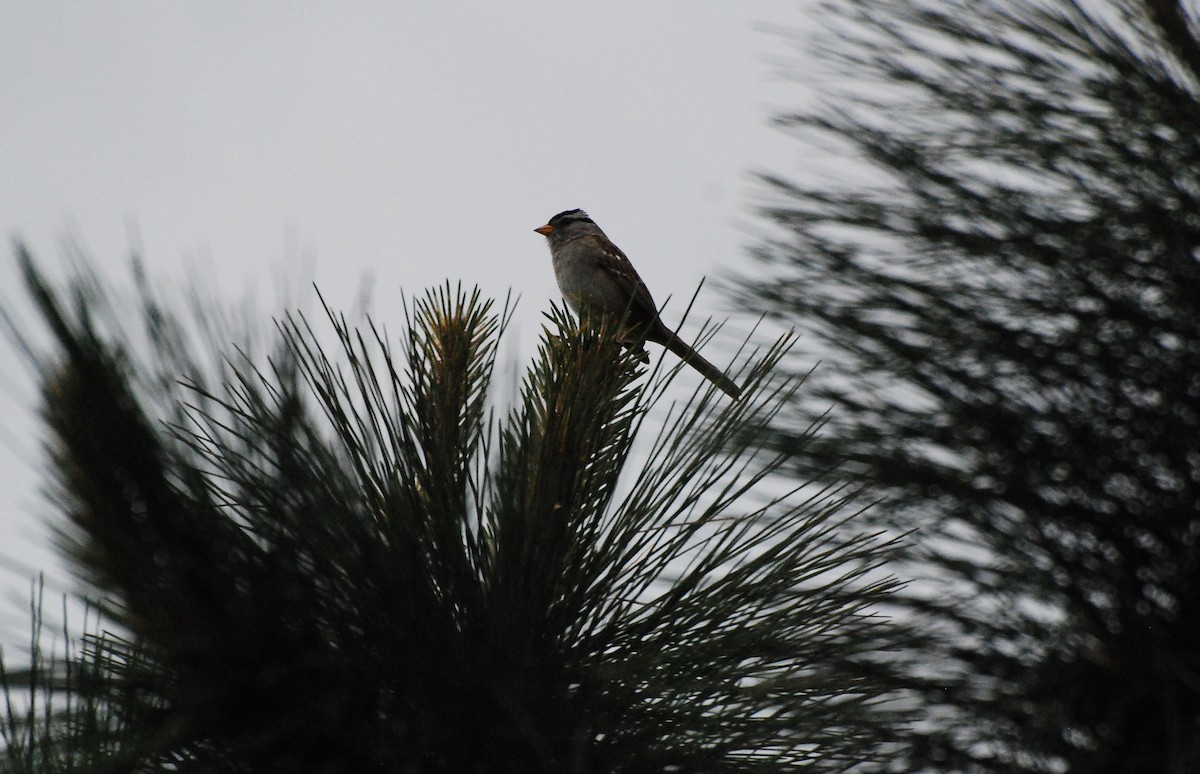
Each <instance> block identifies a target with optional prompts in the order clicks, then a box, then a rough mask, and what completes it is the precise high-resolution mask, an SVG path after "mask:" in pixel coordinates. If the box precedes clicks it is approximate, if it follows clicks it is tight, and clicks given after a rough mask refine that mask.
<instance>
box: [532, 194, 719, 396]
mask: <svg viewBox="0 0 1200 774" xmlns="http://www.w3.org/2000/svg"><path fill="white" fill-rule="evenodd" d="M534 231H536V232H538V233H539V234H542V235H543V236H545V237H546V239H547V241H548V242H549V243H550V257H551V258H552V259H553V260H554V276H555V278H556V279H557V280H558V289H559V290H560V291H562V294H563V298H565V299H566V300H567V304H568V305H570V307H571V309H573V310H574V311H575V313H576V314H578V315H580V316H583V315H584V314H585V313H586V314H593V315H594V314H600V315H606V316H611V317H616V318H621V317H623V318H624V322H625V325H626V330H625V332H624V336H623V340H622V343H623V344H625V345H626V346H628V347H631V348H635V349H637V350H639V351H640V352H641V353H642V356H643V359H645V349H644V347H643V346H642V342H643V341H653V342H654V343H655V344H661V345H662V346H664V347H666V348H667V349H669V350H671V351H672V352H674V353H675V354H676V355H678V356H679V357H680V358H681V359H682V360H683V362H685V363H687V364H688V365H690V366H691V367H692V368H695V369H696V370H697V371H699V372H700V373H701V374H702V375H703V376H704V378H706V379H708V380H709V381H710V382H712V383H713V384H715V385H716V386H717V387H719V388H721V389H722V390H723V391H724V392H725V393H727V394H728V395H730V396H731V397H733V398H735V399H736V398H737V397H738V396H739V395H741V394H742V391H741V389H740V388H739V387H738V386H737V385H736V384H734V383H733V380H732V379H730V378H729V377H728V376H726V375H725V374H724V373H723V372H722V371H721V369H719V368H717V367H716V366H715V365H713V364H712V363H710V362H708V361H707V360H705V359H704V358H702V357H700V355H698V354H697V353H696V351H695V350H694V349H692V348H691V347H689V346H688V345H687V344H685V343H684V342H683V340H682V339H680V338H679V337H678V336H676V335H675V333H674V332H673V331H672V330H671V329H670V328H668V327H667V326H666V325H664V324H663V321H662V320H661V319H660V318H659V316H658V307H656V306H655V305H654V299H653V298H652V297H651V296H650V290H649V288H647V287H646V283H645V282H642V278H641V277H639V276H638V273H637V271H635V270H634V268H633V264H631V263H630V262H629V259H628V258H626V257H625V253H623V252H621V250H620V248H618V247H617V246H616V245H614V244H613V243H612V241H611V240H610V239H609V238H608V237H607V236H605V235H604V232H603V231H601V230H600V227H599V226H597V225H596V223H595V222H594V221H593V220H592V219H591V218H589V217H588V214H587V213H586V212H584V211H583V210H567V211H566V212H560V213H558V214H557V215H555V216H554V217H553V218H551V219H550V222H549V223H547V224H546V225H544V226H541V227H540V228H535V229H534Z"/></svg>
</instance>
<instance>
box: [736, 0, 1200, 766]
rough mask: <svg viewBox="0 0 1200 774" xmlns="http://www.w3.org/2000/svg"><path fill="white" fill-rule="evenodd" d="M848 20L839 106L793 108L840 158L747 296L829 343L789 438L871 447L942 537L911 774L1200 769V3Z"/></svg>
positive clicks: (837, 447)
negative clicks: (819, 422) (812, 432)
mask: <svg viewBox="0 0 1200 774" xmlns="http://www.w3.org/2000/svg"><path fill="white" fill-rule="evenodd" d="M822 18H823V19H824V22H825V24H824V26H823V28H822V32H821V33H820V34H819V37H818V39H817V47H818V49H817V54H818V57H819V58H820V59H821V60H822V61H823V62H825V63H826V64H827V65H828V67H827V70H828V71H829V72H823V71H822V72H820V73H819V74H813V75H811V81H809V82H811V83H813V84H814V85H816V86H817V87H818V88H819V89H820V90H822V92H823V94H824V96H825V101H824V102H823V104H822V105H821V106H819V107H816V108H815V109H814V110H812V111H809V112H804V113H800V114H797V115H792V116H786V117H784V118H783V119H782V121H781V123H782V124H783V125H784V126H786V127H788V128H789V129H790V130H791V131H794V132H795V133H796V135H797V137H798V138H800V139H801V140H802V141H804V142H805V143H806V146H807V148H808V154H807V156H806V158H808V159H810V160H811V161H812V162H813V163H812V165H811V168H810V169H808V170H806V171H805V173H804V176H803V180H804V181H805V182H803V183H797V182H794V181H791V180H788V179H787V178H786V177H785V176H783V175H779V176H769V177H768V178H767V182H768V183H769V188H770V190H771V191H772V196H773V201H772V202H771V203H770V204H769V205H768V206H767V207H766V208H765V213H766V215H767V217H768V218H769V220H770V221H771V223H772V224H774V226H775V227H778V229H779V230H778V231H777V232H775V233H777V234H778V236H774V237H767V238H765V239H764V241H763V243H762V245H761V247H760V248H758V249H757V250H756V253H757V256H758V258H759V259H760V260H761V269H762V270H763V271H765V273H766V275H765V276H764V275H763V274H761V273H757V272H758V268H756V270H755V271H756V273H755V274H753V275H747V276H745V277H742V278H738V279H737V280H735V281H733V282H731V283H730V291H731V293H732V294H733V295H734V296H735V297H736V298H737V299H738V300H739V303H742V304H745V305H747V306H749V307H750V308H753V309H758V310H761V311H763V312H765V313H767V314H769V315H771V316H774V317H777V318H779V319H782V320H785V321H786V322H787V323H788V324H794V325H796V326H797V327H798V328H799V329H800V330H801V331H802V332H803V333H805V334H806V335H805V336H804V340H805V341H806V342H808V344H809V345H811V349H810V351H809V355H811V356H816V357H820V358H822V361H823V364H822V366H821V367H820V368H819V369H818V370H817V376H818V382H819V386H820V389H814V390H807V391H805V392H804V393H802V394H799V395H797V400H796V401H795V402H794V404H793V410H792V411H790V412H786V414H785V416H783V417H781V419H780V421H779V422H778V423H777V424H776V430H777V437H776V440H775V442H776V444H777V445H778V446H779V447H781V448H788V449H790V448H794V447H795V445H796V443H797V442H800V441H803V444H804V447H805V449H806V453H805V454H804V455H802V457H801V458H798V459H799V460H800V461H799V462H798V467H797V470H798V472H799V474H800V475H801V476H805V475H809V474H810V473H812V471H813V468H812V467H811V465H810V464H806V463H805V462H804V461H803V460H804V459H808V460H817V461H818V462H817V463H815V464H820V461H823V460H828V459H836V458H845V459H847V460H849V461H850V464H849V465H848V466H847V467H846V468H845V472H846V473H847V474H848V475H849V476H851V477H853V478H854V480H856V481H858V480H862V481H868V482H870V484H871V486H872V488H873V490H874V491H875V492H876V493H877V494H878V495H880V496H881V497H882V498H883V499H884V500H885V502H884V504H883V505H881V506H880V507H879V508H877V509H873V511H872V515H873V518H875V519H877V520H879V521H880V522H881V523H884V524H886V525H888V526H890V527H892V528H894V529H899V530H909V529H915V530H917V532H916V534H915V537H914V546H913V548H912V550H910V551H909V552H908V553H907V558H906V564H904V565H896V567H897V568H901V567H902V568H903V573H904V574H905V575H907V576H909V577H916V578H925V579H927V580H926V581H922V582H919V583H915V584H913V585H911V586H910V587H909V591H908V592H907V593H906V595H905V598H904V602H903V604H902V605H901V606H900V611H899V612H900V615H901V616H903V618H904V619H905V620H907V621H910V622H911V624H912V626H913V628H914V630H915V631H917V632H920V633H921V635H922V636H923V637H925V638H926V644H925V645H924V646H922V648H921V649H919V650H917V651H913V652H909V653H907V654H901V655H900V656H899V657H898V661H899V662H900V663H901V665H902V666H903V667H904V669H905V671H906V673H907V674H908V675H909V679H910V680H911V690H910V692H909V698H910V700H912V701H914V702H915V703H916V706H917V707H918V708H919V711H920V713H921V714H922V715H923V716H924V717H926V718H927V722H925V723H923V724H921V725H920V726H919V728H918V732H917V733H915V734H914V735H913V737H912V739H911V744H910V745H909V746H908V748H907V750H906V751H905V753H904V755H903V756H901V757H900V758H897V759H896V760H895V761H894V762H893V768H894V769H896V770H909V769H913V770H916V769H920V770H922V771H935V770H936V771H955V772H961V771H1004V772H1011V771H1026V770H1028V771H1072V772H1089V774H1090V773H1092V772H1191V771H1200V565H1198V560H1200V553H1198V548H1197V539H1198V538H1200V27H1198V26H1197V8H1196V6H1195V5H1194V4H1191V5H1189V4H1186V3H1182V2H1172V1H1171V0H1149V1H1148V2H1144V3H1143V2H1134V1H1133V0H1129V1H1128V2H1127V1H1125V0H1107V1H1101V2H1094V3H1089V2H1078V3H1076V2H1070V1H1069V0H1043V1H1040V2H1038V1H1033V0H1018V1H1013V2H1010V1H1008V0H1006V1H1005V2H999V1H998V0H997V1H994V2H988V1H984V2H980V1H976V0H970V1H967V0H896V2H889V3H876V2H867V1H866V0H861V1H860V0H831V1H830V2H828V3H826V4H824V14H823V16H822ZM818 79H820V82H819V83H818ZM828 157H832V158H834V159H836V162H835V163H836V164H837V165H838V168H837V170H836V171H837V177H836V178H834V177H833V176H826V177H820V162H821V160H822V159H823V158H828ZM811 356H810V357H807V358H805V359H804V364H803V365H801V366H800V368H807V367H809V366H810V365H811V363H812V357H811ZM810 384H812V383H810ZM814 386H816V385H815V384H814ZM830 405H832V406H833V409H832V412H831V414H830V416H831V421H830V424H829V426H828V427H827V428H826V430H825V432H824V437H823V438H822V439H820V440H819V441H818V442H815V443H814V442H811V441H810V440H808V439H806V438H805V436H804V435H803V433H797V432H796V429H795V428H797V427H802V426H803V425H804V423H805V422H806V421H807V420H806V417H810V416H812V415H813V414H814V413H817V412H823V411H825V410H826V409H828V407H829V406H830ZM796 422H799V425H797V424H795V423H796Z"/></svg>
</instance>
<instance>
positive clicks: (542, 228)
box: [534, 223, 554, 236]
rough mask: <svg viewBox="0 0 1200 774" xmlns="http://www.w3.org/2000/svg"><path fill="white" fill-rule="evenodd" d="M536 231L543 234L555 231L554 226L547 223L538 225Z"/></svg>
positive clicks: (547, 234) (546, 234) (548, 234)
mask: <svg viewBox="0 0 1200 774" xmlns="http://www.w3.org/2000/svg"><path fill="white" fill-rule="evenodd" d="M534 231H536V232H538V233H539V234H541V235H542V236H550V232H552V231H554V227H553V226H551V225H550V224H549V223H547V224H546V225H544V226H538V227H537V228H535V229H534Z"/></svg>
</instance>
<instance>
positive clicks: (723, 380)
mask: <svg viewBox="0 0 1200 774" xmlns="http://www.w3.org/2000/svg"><path fill="white" fill-rule="evenodd" d="M666 333H667V335H666V336H665V337H664V339H665V340H664V341H663V342H662V345H663V346H664V347H666V348H667V349H669V350H671V351H672V352H674V353H675V354H676V355H678V356H679V359H680V360H682V361H683V362H685V363H687V364H688V365H690V366H691V367H692V368H695V369H696V370H697V371H699V372H700V375H701V376H703V377H704V378H705V379H707V380H709V381H710V382H712V383H713V384H715V385H717V387H719V388H720V389H721V391H722V392H724V393H725V394H726V395H728V396H729V397H731V398H733V399H734V400H737V399H738V398H739V397H741V395H742V388H741V387H738V386H737V385H736V384H734V383H733V380H732V379H730V378H729V377H728V376H726V375H725V372H724V371H722V370H721V369H720V368H717V367H716V366H715V365H713V364H712V363H710V362H708V361H707V360H705V359H704V358H702V357H700V353H698V352H696V350H694V349H692V348H691V347H689V346H688V345H687V344H686V343H685V342H684V340H683V339H681V338H679V337H678V336H676V335H675V334H674V333H672V332H671V331H669V330H667V331H666Z"/></svg>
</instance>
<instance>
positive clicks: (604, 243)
mask: <svg viewBox="0 0 1200 774" xmlns="http://www.w3.org/2000/svg"><path fill="white" fill-rule="evenodd" d="M601 247H602V249H603V250H604V252H605V253H606V254H607V255H608V257H609V258H611V259H612V260H610V261H604V262H602V263H601V267H602V268H603V269H604V271H606V272H608V274H609V276H610V277H612V278H613V280H614V281H615V282H616V283H617V285H618V286H619V287H620V288H621V290H622V291H624V293H625V296H626V297H627V298H629V299H630V303H629V316H630V318H631V320H632V321H636V322H639V323H649V322H651V321H654V320H657V319H658V307H657V306H655V305H654V297H653V296H651V295H650V288H648V287H646V283H645V282H643V281H642V278H641V277H640V276H638V273H637V270H636V269H634V268H633V264H632V263H630V262H629V259H628V258H626V257H625V253H623V252H621V248H619V247H617V246H616V245H614V244H613V243H612V242H610V241H609V240H608V239H607V238H603V239H601Z"/></svg>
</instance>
